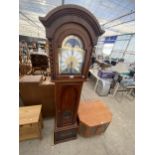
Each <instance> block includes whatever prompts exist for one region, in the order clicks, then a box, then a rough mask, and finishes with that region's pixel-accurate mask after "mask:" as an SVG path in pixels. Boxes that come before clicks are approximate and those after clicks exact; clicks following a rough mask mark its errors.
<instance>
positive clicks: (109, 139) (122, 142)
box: [19, 79, 135, 155]
mask: <svg viewBox="0 0 155 155" xmlns="http://www.w3.org/2000/svg"><path fill="white" fill-rule="evenodd" d="M94 84H95V83H94V82H93V81H92V79H91V80H88V81H87V82H85V84H84V86H83V89H82V95H81V99H100V100H102V101H104V102H105V103H106V104H107V105H108V107H109V108H110V110H111V112H112V114H113V118H112V122H111V124H110V125H109V127H108V128H107V130H106V132H105V133H104V134H101V135H97V136H94V137H91V138H83V137H81V136H80V135H78V138H77V139H76V140H72V141H68V142H65V143H60V144H57V145H53V132H54V119H46V120H44V128H43V131H42V134H43V139H42V140H38V139H34V140H28V141H23V142H20V144H19V147H20V149H19V152H20V155H134V154H135V147H134V146H135V139H134V136H135V132H134V128H135V104H134V103H135V102H134V99H133V98H132V97H131V96H126V95H125V94H124V95H123V94H122V93H117V94H116V96H115V97H112V96H111V95H109V96H107V97H99V96H98V95H97V94H96V93H95V92H94V90H93V87H94Z"/></svg>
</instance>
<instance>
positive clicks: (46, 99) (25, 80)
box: [19, 75, 55, 117]
mask: <svg viewBox="0 0 155 155" xmlns="http://www.w3.org/2000/svg"><path fill="white" fill-rule="evenodd" d="M19 91H20V96H21V99H22V101H23V104H24V105H25V106H29V105H38V104H41V105H42V114H43V117H53V116H54V115H55V106H54V93H55V92H54V83H53V82H52V81H51V77H46V80H43V78H42V75H25V76H23V77H22V78H20V80H19Z"/></svg>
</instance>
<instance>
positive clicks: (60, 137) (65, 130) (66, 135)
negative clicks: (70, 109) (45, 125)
mask: <svg viewBox="0 0 155 155" xmlns="http://www.w3.org/2000/svg"><path fill="white" fill-rule="evenodd" d="M77 129H78V126H77V123H76V124H74V125H69V126H64V127H55V131H54V144H58V143H61V142H66V141H69V140H72V139H76V138H77Z"/></svg>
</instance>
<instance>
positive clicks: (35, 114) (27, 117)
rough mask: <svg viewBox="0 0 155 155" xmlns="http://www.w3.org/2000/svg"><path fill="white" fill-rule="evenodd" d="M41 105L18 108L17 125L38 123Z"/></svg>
mask: <svg viewBox="0 0 155 155" xmlns="http://www.w3.org/2000/svg"><path fill="white" fill-rule="evenodd" d="M41 108H42V106H41V105H33V106H24V107H20V108H19V125H25V124H32V123H37V122H39V117H40V113H41Z"/></svg>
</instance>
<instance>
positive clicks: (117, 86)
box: [112, 82, 119, 97]
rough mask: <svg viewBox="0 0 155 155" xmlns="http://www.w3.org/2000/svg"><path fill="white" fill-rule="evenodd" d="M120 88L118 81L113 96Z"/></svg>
mask: <svg viewBox="0 0 155 155" xmlns="http://www.w3.org/2000/svg"><path fill="white" fill-rule="evenodd" d="M118 88H119V83H118V82H117V83H116V85H115V87H114V92H113V94H112V97H114V96H115V95H116V93H117V90H118Z"/></svg>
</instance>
